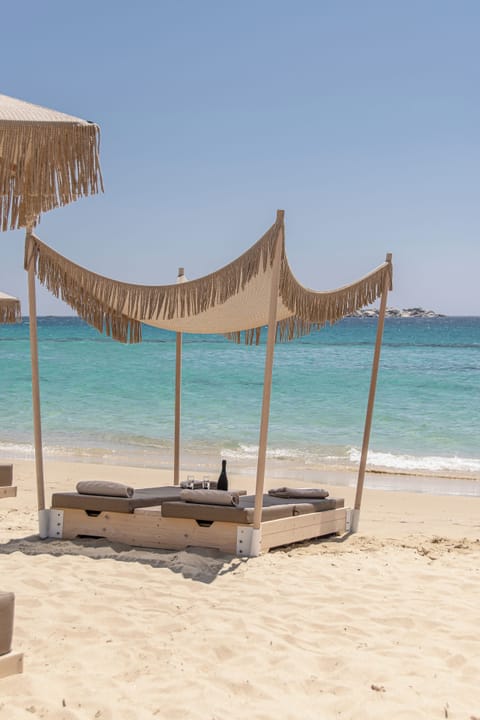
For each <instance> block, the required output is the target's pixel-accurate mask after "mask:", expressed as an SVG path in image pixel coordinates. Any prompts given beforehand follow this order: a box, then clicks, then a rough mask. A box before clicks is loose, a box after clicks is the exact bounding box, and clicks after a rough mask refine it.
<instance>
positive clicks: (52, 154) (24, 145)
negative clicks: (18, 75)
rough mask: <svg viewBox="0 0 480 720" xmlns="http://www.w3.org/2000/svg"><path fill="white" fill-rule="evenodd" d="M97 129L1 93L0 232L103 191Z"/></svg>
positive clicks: (32, 222)
mask: <svg viewBox="0 0 480 720" xmlns="http://www.w3.org/2000/svg"><path fill="white" fill-rule="evenodd" d="M99 141H100V129H99V127H98V125H95V124H94V123H91V122H87V121H85V120H80V119H79V118H76V117H72V116H71V115H65V114H64V113H60V112H56V111H55V110H48V109H46V108H43V107H40V106H38V105H32V104H30V103H27V102H23V101H22V100H15V99H14V98H10V97H8V96H6V95H0V229H1V230H8V229H11V230H14V229H16V228H21V227H26V226H27V225H29V224H32V225H34V224H36V222H37V220H38V217H39V215H40V214H41V213H42V212H46V211H48V210H52V209H53V208H56V207H60V206H62V205H67V204H68V203H70V202H73V201H74V200H77V199H78V198H80V197H83V196H85V195H92V194H94V193H97V192H99V191H103V183H102V175H101V171H100V163H99Z"/></svg>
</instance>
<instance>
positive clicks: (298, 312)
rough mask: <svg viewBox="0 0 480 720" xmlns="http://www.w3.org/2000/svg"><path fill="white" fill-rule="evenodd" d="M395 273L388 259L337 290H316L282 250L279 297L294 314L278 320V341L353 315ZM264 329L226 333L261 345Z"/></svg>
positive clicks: (389, 282) (373, 298)
mask: <svg viewBox="0 0 480 720" xmlns="http://www.w3.org/2000/svg"><path fill="white" fill-rule="evenodd" d="M392 277H393V269H392V263H391V261H390V260H388V261H387V262H385V263H383V265H380V266H379V267H378V268H376V269H375V270H373V271H372V272H371V273H369V274H368V275H365V276H364V277H363V278H361V279H360V280H357V281H356V282H354V283H352V284H350V285H345V286H343V287H341V288H338V289H337V290H332V291H326V292H316V291H314V290H308V289H307V288H305V287H303V286H302V285H301V284H300V283H299V282H298V281H297V279H296V278H295V276H294V275H293V273H292V271H291V270H290V266H289V264H288V260H287V257H286V254H285V252H283V256H282V270H281V275H280V287H279V297H280V299H281V300H282V302H283V303H284V305H286V307H288V309H289V310H291V311H292V313H293V315H292V316H291V317H289V318H286V319H285V320H280V321H279V322H278V323H277V332H276V341H277V342H289V341H291V340H294V339H295V338H299V337H303V336H304V335H308V334H309V333H310V332H311V331H312V329H321V328H322V327H324V326H325V325H327V324H330V325H333V324H334V323H336V322H337V321H338V320H341V318H344V317H347V316H348V315H352V314H353V313H354V312H355V310H359V309H360V308H362V307H365V306H366V305H370V304H371V303H373V302H374V301H375V300H376V299H377V298H379V297H380V296H381V295H382V293H383V290H384V288H385V282H387V287H388V289H389V290H391V289H392ZM261 330H262V328H261V327H258V328H251V329H249V330H245V331H243V332H234V333H226V334H225V337H226V338H227V339H228V340H232V341H233V342H236V343H240V342H241V341H242V338H243V340H244V342H245V344H247V345H253V344H256V345H258V344H259V342H260V336H261Z"/></svg>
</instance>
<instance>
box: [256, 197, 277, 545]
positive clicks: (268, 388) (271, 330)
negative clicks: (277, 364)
mask: <svg viewBox="0 0 480 720" xmlns="http://www.w3.org/2000/svg"><path fill="white" fill-rule="evenodd" d="M277 222H279V223H280V227H279V231H278V234H277V239H276V242H275V249H274V253H275V254H274V260H273V267H272V282H271V286H270V302H269V311H268V334H267V348H266V353H265V371H264V381H263V399H262V416H261V421H260V437H259V443H258V459H257V479H256V486H255V510H254V514H253V529H254V532H256V534H257V536H258V535H259V532H260V525H261V520H262V504H263V489H264V483H265V461H266V455H267V435H268V421H269V415H270V397H271V392H272V371H273V354H274V349H275V339H276V334H277V303H278V288H279V285H280V270H281V266H282V249H283V244H282V241H283V235H284V226H283V210H279V211H278V212H277ZM257 550H258V552H259V551H260V548H258V549H257ZM258 552H256V553H255V554H258Z"/></svg>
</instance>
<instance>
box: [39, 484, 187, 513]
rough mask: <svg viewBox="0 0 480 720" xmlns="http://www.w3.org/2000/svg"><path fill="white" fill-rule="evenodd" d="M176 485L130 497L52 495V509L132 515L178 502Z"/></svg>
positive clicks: (141, 491) (179, 490)
mask: <svg viewBox="0 0 480 720" xmlns="http://www.w3.org/2000/svg"><path fill="white" fill-rule="evenodd" d="M180 492H181V488H180V487H178V485H165V486H162V487H154V488H141V489H140V490H135V492H134V493H133V495H132V497H108V496H106V495H105V496H104V495H81V494H79V493H76V492H63V493H54V494H53V495H52V507H53V508H72V509H75V510H87V511H91V512H102V511H110V512H120V513H132V512H133V511H134V510H135V508H138V507H153V506H155V505H161V504H162V503H163V502H165V500H180Z"/></svg>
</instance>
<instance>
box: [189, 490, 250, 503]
mask: <svg viewBox="0 0 480 720" xmlns="http://www.w3.org/2000/svg"><path fill="white" fill-rule="evenodd" d="M180 499H181V500H185V501H186V502H190V503H201V504H202V505H235V506H236V505H238V503H239V502H240V498H239V496H238V494H237V493H235V492H227V491H225V490H182V491H181V492H180Z"/></svg>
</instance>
